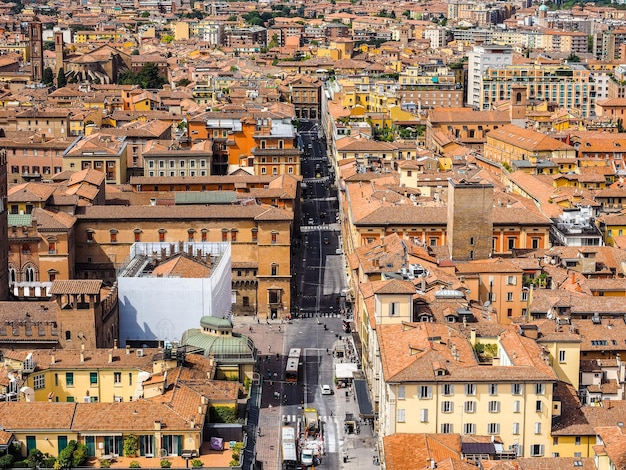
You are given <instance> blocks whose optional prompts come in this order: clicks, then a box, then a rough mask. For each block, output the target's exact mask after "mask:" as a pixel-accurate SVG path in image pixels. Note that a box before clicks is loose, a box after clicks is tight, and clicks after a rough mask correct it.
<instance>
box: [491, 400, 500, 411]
mask: <svg viewBox="0 0 626 470" xmlns="http://www.w3.org/2000/svg"><path fill="white" fill-rule="evenodd" d="M489 413H500V402H499V401H490V402H489Z"/></svg>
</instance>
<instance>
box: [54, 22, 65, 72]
mask: <svg viewBox="0 0 626 470" xmlns="http://www.w3.org/2000/svg"><path fill="white" fill-rule="evenodd" d="M63 58H64V55H63V31H55V32H54V78H55V79H56V77H57V76H58V74H59V70H60V69H62V68H63Z"/></svg>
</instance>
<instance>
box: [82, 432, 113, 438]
mask: <svg viewBox="0 0 626 470" xmlns="http://www.w3.org/2000/svg"><path fill="white" fill-rule="evenodd" d="M80 435H81V436H84V437H116V436H122V433H121V432H81V433H80Z"/></svg>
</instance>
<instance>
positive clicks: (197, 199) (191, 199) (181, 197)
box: [174, 191, 237, 205]
mask: <svg viewBox="0 0 626 470" xmlns="http://www.w3.org/2000/svg"><path fill="white" fill-rule="evenodd" d="M174 201H175V204H176V205H181V204H234V203H236V202H237V193H236V192H234V191H188V192H177V193H176V194H175V196H174Z"/></svg>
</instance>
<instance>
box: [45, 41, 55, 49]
mask: <svg viewBox="0 0 626 470" xmlns="http://www.w3.org/2000/svg"><path fill="white" fill-rule="evenodd" d="M43 50H44V51H53V50H54V41H44V42H43Z"/></svg>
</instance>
